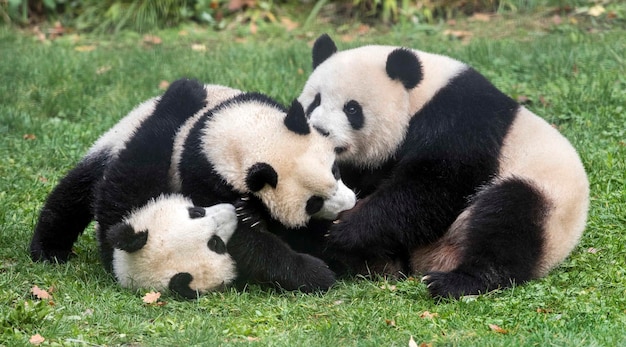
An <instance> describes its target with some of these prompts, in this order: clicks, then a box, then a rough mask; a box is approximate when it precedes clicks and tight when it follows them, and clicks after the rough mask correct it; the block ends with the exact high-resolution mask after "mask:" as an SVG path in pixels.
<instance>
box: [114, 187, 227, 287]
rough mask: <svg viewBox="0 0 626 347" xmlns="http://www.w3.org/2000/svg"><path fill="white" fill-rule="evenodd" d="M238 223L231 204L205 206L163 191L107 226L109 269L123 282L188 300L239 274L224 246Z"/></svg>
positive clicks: (129, 285)
mask: <svg viewBox="0 0 626 347" xmlns="http://www.w3.org/2000/svg"><path fill="white" fill-rule="evenodd" d="M237 225H238V222H237V213H236V211H235V207H234V206H233V205H231V204H217V205H213V206H210V207H207V208H204V207H198V206H195V205H193V203H192V201H191V199H189V198H188V197H184V196H182V195H180V194H161V195H159V196H157V197H156V198H153V199H150V200H149V201H148V202H147V203H146V204H145V205H143V206H141V207H139V208H137V209H134V210H132V211H131V212H130V213H129V214H128V215H127V216H126V217H124V219H123V220H122V221H120V222H119V223H117V224H115V225H113V226H111V227H110V228H109V229H108V230H107V232H106V238H107V241H108V242H109V244H111V246H112V247H113V255H112V271H113V274H114V276H115V278H116V279H117V281H118V282H119V283H120V285H121V286H122V287H125V288H131V289H140V288H151V289H154V290H159V291H162V290H170V291H172V292H174V293H176V294H178V295H180V296H181V297H183V298H187V299H194V298H196V297H197V296H198V295H201V294H203V293H206V292H208V291H213V290H221V289H223V288H225V287H226V286H227V285H229V284H231V283H232V282H233V281H234V280H235V278H236V276H237V272H236V266H235V262H234V260H233V259H232V257H231V256H230V255H229V254H228V253H227V249H226V244H227V243H228V240H229V239H230V237H231V236H232V234H233V233H234V232H235V230H236V229H237Z"/></svg>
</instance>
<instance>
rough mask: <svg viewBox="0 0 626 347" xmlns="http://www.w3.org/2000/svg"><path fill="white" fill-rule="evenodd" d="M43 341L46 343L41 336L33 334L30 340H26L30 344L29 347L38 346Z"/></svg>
mask: <svg viewBox="0 0 626 347" xmlns="http://www.w3.org/2000/svg"><path fill="white" fill-rule="evenodd" d="M44 341H46V339H44V338H43V336H41V335H39V334H35V335H33V336H31V337H30V339H29V340H28V342H30V344H31V345H39V344H41V343H43V342H44Z"/></svg>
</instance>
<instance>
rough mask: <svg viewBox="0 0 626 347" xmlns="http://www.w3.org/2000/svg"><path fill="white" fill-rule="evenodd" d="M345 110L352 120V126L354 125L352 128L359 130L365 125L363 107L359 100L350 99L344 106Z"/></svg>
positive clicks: (350, 120) (349, 119)
mask: <svg viewBox="0 0 626 347" xmlns="http://www.w3.org/2000/svg"><path fill="white" fill-rule="evenodd" d="M343 112H344V113H345V114H346V116H347V117H348V121H349V122H350V126H352V129H354V130H359V129H361V128H362V127H363V123H364V119H363V109H362V108H361V105H360V104H359V103H358V102H357V101H355V100H350V101H348V102H347V103H346V104H345V105H344V106H343Z"/></svg>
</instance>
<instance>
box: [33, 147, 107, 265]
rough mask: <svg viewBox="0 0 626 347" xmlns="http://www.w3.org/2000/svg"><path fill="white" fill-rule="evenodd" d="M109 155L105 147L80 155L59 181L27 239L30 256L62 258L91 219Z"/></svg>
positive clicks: (46, 258)
mask: <svg viewBox="0 0 626 347" xmlns="http://www.w3.org/2000/svg"><path fill="white" fill-rule="evenodd" d="M107 159H108V153H106V152H105V151H103V152H101V153H97V154H94V155H92V156H89V157H85V158H83V159H82V160H81V161H80V162H79V163H78V165H76V167H74V168H73V169H72V170H71V171H70V172H68V173H67V175H66V176H65V177H63V178H62V179H61V181H59V183H58V185H57V186H56V187H55V188H54V189H53V190H52V192H51V193H50V195H49V196H48V198H47V200H46V203H45V204H44V206H43V208H42V209H41V212H40V214H39V220H38V221H37V225H36V226H35V232H34V234H33V237H32V239H31V242H30V256H31V258H32V259H33V260H49V261H56V262H64V261H66V260H67V259H68V258H69V255H70V253H71V251H72V246H73V244H74V242H75V241H76V239H77V238H78V235H80V234H81V233H82V232H83V231H84V230H85V228H86V227H87V225H89V223H90V222H91V220H92V219H93V206H92V204H93V193H94V188H95V186H96V184H97V182H98V181H99V180H100V179H101V178H102V174H103V172H104V167H105V165H106V162H107Z"/></svg>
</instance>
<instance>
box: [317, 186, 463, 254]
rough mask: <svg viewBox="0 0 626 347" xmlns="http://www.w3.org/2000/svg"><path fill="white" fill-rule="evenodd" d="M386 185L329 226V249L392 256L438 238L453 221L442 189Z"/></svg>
mask: <svg viewBox="0 0 626 347" xmlns="http://www.w3.org/2000/svg"><path fill="white" fill-rule="evenodd" d="M434 187H435V186H434V185H430V186H428V185H421V184H418V183H416V184H412V185H407V184H406V183H405V184H400V183H394V182H389V183H388V184H386V185H384V186H381V187H380V188H379V189H378V190H376V191H375V192H373V193H372V194H370V195H369V196H367V197H366V198H364V199H362V200H359V201H358V202H357V204H356V206H355V207H353V208H352V209H351V210H348V211H345V212H342V214H340V215H339V218H338V220H337V221H335V223H334V224H333V225H332V226H331V228H330V230H329V233H328V242H329V244H330V246H331V247H333V248H336V249H339V250H345V251H348V252H357V253H362V254H368V255H373V254H375V255H380V256H383V255H393V254H398V252H406V251H408V250H409V249H412V248H413V247H416V246H419V245H425V244H429V243H431V242H433V241H434V240H436V239H437V238H439V237H440V236H441V235H442V234H443V233H444V232H445V230H446V227H447V225H449V224H450V223H451V221H453V220H454V206H453V204H451V203H450V201H449V199H447V198H446V197H447V196H449V195H450V194H449V192H448V191H447V190H446V189H445V187H443V188H441V187H442V186H439V187H440V189H434Z"/></svg>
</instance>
